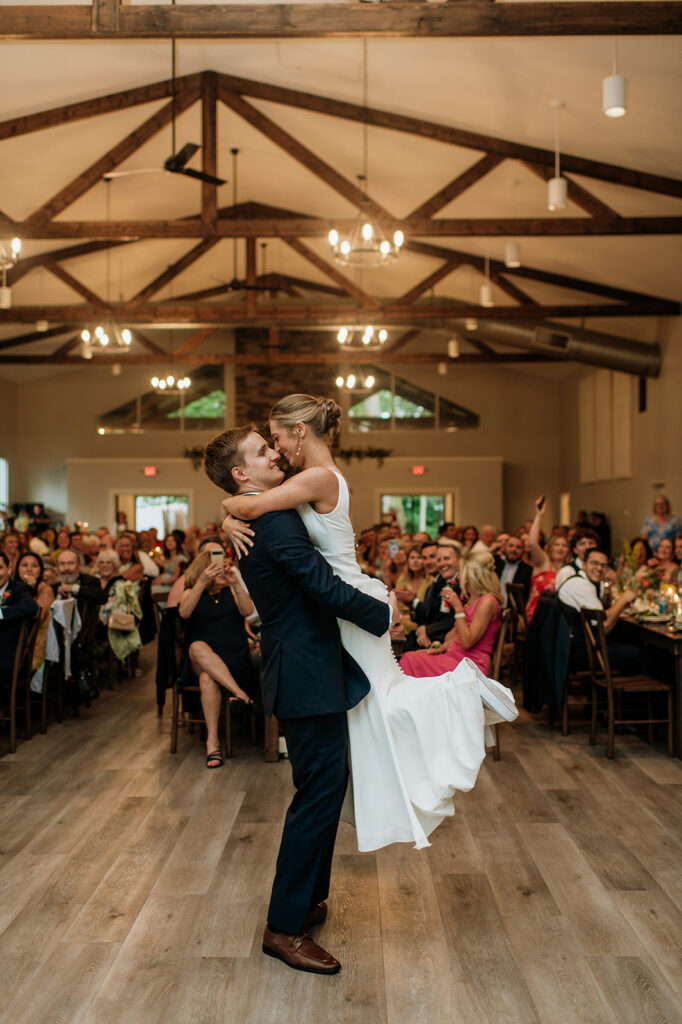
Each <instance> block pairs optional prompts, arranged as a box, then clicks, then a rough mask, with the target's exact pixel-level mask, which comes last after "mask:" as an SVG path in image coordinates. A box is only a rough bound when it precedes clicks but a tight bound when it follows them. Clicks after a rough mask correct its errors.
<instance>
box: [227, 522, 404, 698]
mask: <svg viewBox="0 0 682 1024" xmlns="http://www.w3.org/2000/svg"><path fill="white" fill-rule="evenodd" d="M251 528H252V529H253V531H254V533H255V537H254V538H253V541H254V543H253V547H252V548H251V550H250V552H249V554H248V557H246V558H243V559H242V560H241V562H240V563H239V569H240V572H241V573H242V575H243V577H244V580H245V582H246V585H247V587H248V589H249V593H250V594H251V597H252V598H253V602H254V604H255V605H256V608H257V609H258V614H259V615H260V617H261V620H262V623H263V626H262V632H261V651H262V661H261V674H262V682H263V702H264V706H265V711H266V712H267V714H268V715H271V714H273V713H274V714H276V715H277V717H278V718H308V717H312V716H315V715H329V714H334V713H338V712H343V711H348V709H349V708H352V707H355V705H356V704H359V703H360V701H361V700H362V699H363V697H365V696H366V695H367V693H369V682H368V681H367V677H366V676H365V674H364V672H363V671H362V670H361V668H360V667H359V665H358V664H357V663H356V662H355V661H354V660H353V659H352V658H351V657H350V655H349V654H348V653H347V652H346V651H344V650H343V648H342V646H341V637H340V634H339V629H338V626H337V623H336V619H337V618H340V619H347V620H348V621H349V622H353V623H355V625H356V626H360V628H361V629H365V630H367V632H369V633H373V634H374V636H382V635H383V634H384V633H385V632H386V631H387V629H388V627H389V624H390V618H391V616H390V609H389V606H388V605H386V604H384V603H383V602H382V601H377V600H376V599H375V598H373V597H369V596H368V595H366V594H362V593H360V591H359V590H356V589H355V587H351V586H349V585H348V584H347V583H344V582H343V580H341V579H339V577H338V576H335V575H334V573H333V572H332V569H331V567H330V565H329V564H328V563H327V562H326V561H325V560H324V558H323V557H322V555H321V554H320V553H319V551H317V550H316V549H315V548H314V547H313V544H312V542H311V540H310V537H309V536H308V533H307V530H306V528H305V526H304V525H303V522H302V520H301V517H300V516H299V515H298V513H297V512H295V511H294V510H293V509H291V510H286V511H282V512H269V513H267V514H266V515H264V516H261V517H260V518H259V519H254V520H253V521H252V522H251Z"/></svg>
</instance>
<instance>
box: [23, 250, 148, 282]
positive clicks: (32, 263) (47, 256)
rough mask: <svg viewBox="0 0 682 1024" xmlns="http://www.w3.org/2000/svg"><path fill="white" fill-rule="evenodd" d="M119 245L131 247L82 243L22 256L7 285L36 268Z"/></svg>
mask: <svg viewBox="0 0 682 1024" xmlns="http://www.w3.org/2000/svg"><path fill="white" fill-rule="evenodd" d="M117 245H130V242H126V241H118V240H116V241H108V242H82V243H81V244H80V245H68V246H66V247H65V248H63V249H51V250H50V251H49V252H43V253H39V254H38V255H36V256H22V258H21V259H20V260H19V262H18V263H17V264H15V266H13V267H12V269H11V270H8V271H7V284H8V285H10V286H11V285H13V284H16V282H17V281H20V280H21V278H22V277H25V275H26V274H28V273H30V271H31V270H35V269H36V267H46V266H47V265H48V264H50V263H59V262H60V261H61V260H72V259H76V258H77V257H78V256H89V255H90V254H91V253H93V252H100V251H101V250H103V249H115V248H116V246H117Z"/></svg>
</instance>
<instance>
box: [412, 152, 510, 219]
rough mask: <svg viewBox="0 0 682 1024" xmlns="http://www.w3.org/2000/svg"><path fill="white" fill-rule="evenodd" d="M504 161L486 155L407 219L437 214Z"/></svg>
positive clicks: (501, 158)
mask: <svg viewBox="0 0 682 1024" xmlns="http://www.w3.org/2000/svg"><path fill="white" fill-rule="evenodd" d="M504 159H505V158H504V157H503V156H500V155H499V154H498V153H486V154H485V156H482V157H481V159H480V160H477V161H476V163H475V164H472V166H471V167H468V168H467V170H466V171H464V172H463V173H462V174H458V175H457V177H456V178H453V180H452V181H451V182H450V183H449V184H448V185H445V187H444V188H441V189H440V190H439V191H438V192H436V193H435V194H434V195H432V196H431V198H430V199H427V200H426V202H424V203H422V204H421V205H420V206H418V207H417V208H416V209H414V210H413V211H412V213H411V214H409V217H408V219H409V220H411V219H412V218H413V217H433V215H434V213H438V211H439V210H442V209H443V207H444V206H447V205H448V203H451V202H452V200H453V199H456V198H457V196H461V195H462V193H463V192H466V190H467V189H469V188H471V186H472V185H475V184H476V182H477V181H480V180H481V178H484V177H485V176H486V174H488V173H489V172H490V171H492V170H493V168H495V167H497V166H498V165H499V164H501V163H502V161H503V160H504Z"/></svg>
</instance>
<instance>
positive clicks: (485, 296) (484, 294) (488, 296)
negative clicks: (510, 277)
mask: <svg viewBox="0 0 682 1024" xmlns="http://www.w3.org/2000/svg"><path fill="white" fill-rule="evenodd" d="M481 305H482V306H485V307H486V308H487V309H489V308H490V307H491V306H494V305H495V300H494V299H493V286H492V285H491V284H488V283H487V282H486V284H482V285H481Z"/></svg>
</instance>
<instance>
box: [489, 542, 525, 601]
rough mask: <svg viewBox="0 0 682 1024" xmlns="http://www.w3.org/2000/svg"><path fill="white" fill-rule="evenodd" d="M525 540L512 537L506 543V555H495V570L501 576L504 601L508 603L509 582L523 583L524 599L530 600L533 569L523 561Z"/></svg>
mask: <svg viewBox="0 0 682 1024" xmlns="http://www.w3.org/2000/svg"><path fill="white" fill-rule="evenodd" d="M523 547H524V545H523V541H522V540H521V538H520V537H516V536H513V537H510V538H509V540H508V541H507V543H506V545H505V553H504V557H501V556H500V555H494V556H493V557H494V559H495V572H496V573H497V575H498V576H499V578H500V591H501V593H502V601H503V603H504V604H505V605H506V603H507V584H508V583H522V584H523V595H524V600H525V602H526V603H527V602H528V595H529V594H530V581H531V577H532V575H533V570H532V569H531V567H530V566H529V565H527V564H526V562H524V561H523Z"/></svg>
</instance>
